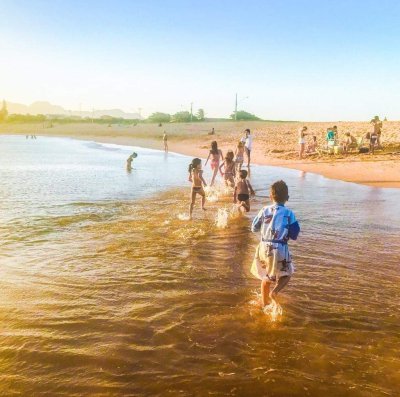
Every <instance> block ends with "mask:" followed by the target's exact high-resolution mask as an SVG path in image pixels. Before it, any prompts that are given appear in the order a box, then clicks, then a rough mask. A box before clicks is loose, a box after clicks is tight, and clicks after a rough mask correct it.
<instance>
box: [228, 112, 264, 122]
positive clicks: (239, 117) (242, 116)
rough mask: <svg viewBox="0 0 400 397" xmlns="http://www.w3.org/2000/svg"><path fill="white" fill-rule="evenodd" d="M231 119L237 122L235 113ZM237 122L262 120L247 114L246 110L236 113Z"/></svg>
mask: <svg viewBox="0 0 400 397" xmlns="http://www.w3.org/2000/svg"><path fill="white" fill-rule="evenodd" d="M230 118H231V119H232V120H235V113H232V114H231V115H230ZM236 120H261V119H260V118H259V117H257V116H256V115H254V114H252V113H249V112H245V111H244V110H238V111H237V113H236Z"/></svg>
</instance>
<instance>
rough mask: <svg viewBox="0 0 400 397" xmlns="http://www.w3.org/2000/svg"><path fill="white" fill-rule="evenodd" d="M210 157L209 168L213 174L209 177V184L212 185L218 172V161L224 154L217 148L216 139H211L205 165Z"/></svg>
mask: <svg viewBox="0 0 400 397" xmlns="http://www.w3.org/2000/svg"><path fill="white" fill-rule="evenodd" d="M210 158H211V170H212V171H213V176H212V178H211V182H210V186H213V185H214V182H215V178H216V176H217V173H218V169H219V163H220V162H221V161H223V159H224V155H223V154H222V151H221V150H220V149H218V143H217V141H212V142H211V150H210V152H209V153H208V157H207V160H206V163H205V166H206V165H207V163H208V160H209V159H210Z"/></svg>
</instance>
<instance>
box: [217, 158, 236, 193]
mask: <svg viewBox="0 0 400 397" xmlns="http://www.w3.org/2000/svg"><path fill="white" fill-rule="evenodd" d="M233 157H234V154H233V152H232V150H229V151H228V153H227V154H226V156H225V160H224V162H223V163H222V164H221V165H220V167H219V171H220V172H221V173H222V167H224V169H225V172H224V173H223V176H224V180H225V185H226V186H230V187H234V186H235V173H236V171H235V162H234V161H233Z"/></svg>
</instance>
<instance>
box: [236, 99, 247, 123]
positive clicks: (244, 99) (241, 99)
mask: <svg viewBox="0 0 400 397" xmlns="http://www.w3.org/2000/svg"><path fill="white" fill-rule="evenodd" d="M247 98H248V96H246V97H244V98H242V99H241V100H240V101H239V102H242V101H244V100H245V99H247ZM237 107H238V95H237V93H236V95H235V121H236V120H237Z"/></svg>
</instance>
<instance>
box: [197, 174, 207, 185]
mask: <svg viewBox="0 0 400 397" xmlns="http://www.w3.org/2000/svg"><path fill="white" fill-rule="evenodd" d="M199 177H200V179H201V181H202V182H203V185H204V186H207V183H206V181H205V180H204V178H203V171H199Z"/></svg>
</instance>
